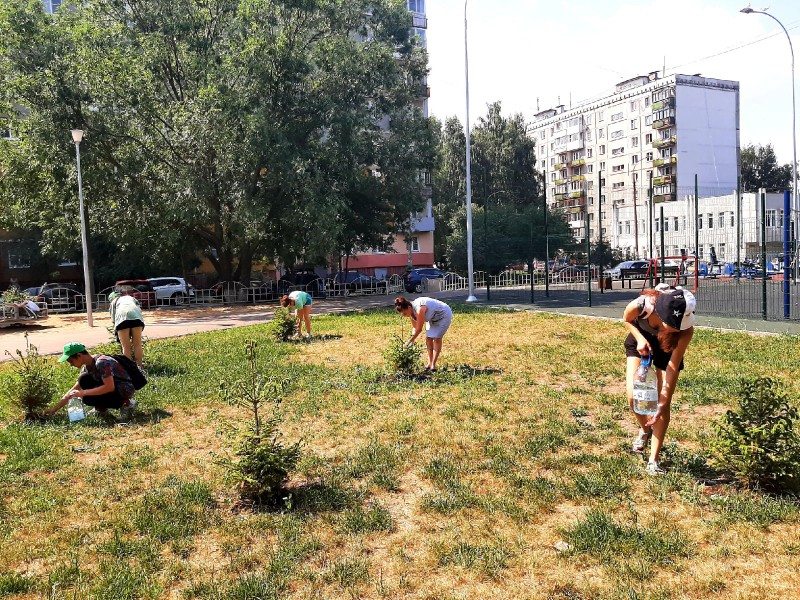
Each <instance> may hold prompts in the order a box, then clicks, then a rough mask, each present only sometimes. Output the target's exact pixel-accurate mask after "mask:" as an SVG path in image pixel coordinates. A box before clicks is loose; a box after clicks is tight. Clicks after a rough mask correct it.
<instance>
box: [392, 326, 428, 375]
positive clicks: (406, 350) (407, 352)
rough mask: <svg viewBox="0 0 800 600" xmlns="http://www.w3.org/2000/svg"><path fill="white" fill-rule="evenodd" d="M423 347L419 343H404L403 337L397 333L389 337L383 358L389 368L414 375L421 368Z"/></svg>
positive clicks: (397, 372) (402, 373)
mask: <svg viewBox="0 0 800 600" xmlns="http://www.w3.org/2000/svg"><path fill="white" fill-rule="evenodd" d="M421 353H422V348H420V346H419V344H416V343H414V344H409V345H408V346H406V345H405V344H404V343H403V338H401V337H400V336H399V335H397V334H395V335H393V336H392V337H391V338H390V339H389V346H388V347H387V348H386V350H385V351H384V353H383V359H384V360H385V361H386V366H388V367H389V370H390V371H392V372H393V373H396V374H398V375H414V374H415V373H416V372H417V371H418V370H419V357H420V354H421Z"/></svg>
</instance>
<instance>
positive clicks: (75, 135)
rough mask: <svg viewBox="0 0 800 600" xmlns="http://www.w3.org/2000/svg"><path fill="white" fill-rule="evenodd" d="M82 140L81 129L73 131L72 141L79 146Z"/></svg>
mask: <svg viewBox="0 0 800 600" xmlns="http://www.w3.org/2000/svg"><path fill="white" fill-rule="evenodd" d="M82 139H83V129H73V130H72V141H73V142H75V143H76V144H80V143H81V140H82Z"/></svg>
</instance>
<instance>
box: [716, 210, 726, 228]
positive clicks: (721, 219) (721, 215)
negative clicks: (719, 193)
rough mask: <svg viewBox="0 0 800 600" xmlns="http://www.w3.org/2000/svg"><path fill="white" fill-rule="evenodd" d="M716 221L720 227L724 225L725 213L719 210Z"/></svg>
mask: <svg viewBox="0 0 800 600" xmlns="http://www.w3.org/2000/svg"><path fill="white" fill-rule="evenodd" d="M717 223H719V226H720V227H725V213H724V212H721V213H719V214H718V215H717Z"/></svg>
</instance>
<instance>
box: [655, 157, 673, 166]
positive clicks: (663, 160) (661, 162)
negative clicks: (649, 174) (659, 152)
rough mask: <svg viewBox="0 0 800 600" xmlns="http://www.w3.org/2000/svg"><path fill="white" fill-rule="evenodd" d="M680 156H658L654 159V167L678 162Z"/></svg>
mask: <svg viewBox="0 0 800 600" xmlns="http://www.w3.org/2000/svg"><path fill="white" fill-rule="evenodd" d="M677 162H678V157H677V156H670V157H669V158H657V159H655V160H654V161H653V166H654V167H663V166H664V165H674V164H677Z"/></svg>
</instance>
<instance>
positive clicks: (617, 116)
mask: <svg viewBox="0 0 800 600" xmlns="http://www.w3.org/2000/svg"><path fill="white" fill-rule="evenodd" d="M623 117H624V115H623V114H622V113H621V112H618V113H614V114H613V115H611V122H612V123H616V122H617V121H621V120H622V119H623Z"/></svg>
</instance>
